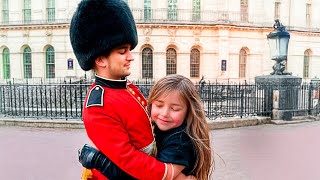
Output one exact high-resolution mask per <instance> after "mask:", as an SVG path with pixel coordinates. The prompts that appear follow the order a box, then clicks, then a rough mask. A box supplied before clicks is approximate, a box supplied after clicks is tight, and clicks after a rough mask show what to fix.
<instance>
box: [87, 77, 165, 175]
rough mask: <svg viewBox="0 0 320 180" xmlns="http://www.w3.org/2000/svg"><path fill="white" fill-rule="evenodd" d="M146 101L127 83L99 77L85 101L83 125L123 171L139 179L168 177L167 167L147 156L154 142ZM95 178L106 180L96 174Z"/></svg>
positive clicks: (96, 144)
mask: <svg viewBox="0 0 320 180" xmlns="http://www.w3.org/2000/svg"><path fill="white" fill-rule="evenodd" d="M146 104H147V103H146V100H145V98H144V97H143V95H142V94H141V92H140V91H139V90H138V88H137V87H136V86H134V85H133V84H131V83H128V82H127V81H126V80H121V81H113V80H107V79H103V78H101V77H98V76H96V81H95V83H94V84H93V85H92V86H91V88H90V90H89V92H88V95H87V97H86V99H85V103H84V109H83V122H84V125H85V129H86V132H87V135H88V137H89V138H90V140H91V141H92V142H93V144H94V145H95V146H96V147H97V148H98V149H99V150H100V151H101V152H102V153H103V154H105V155H106V156H107V157H108V158H110V160H111V161H113V162H114V163H115V164H116V165H118V166H119V168H121V169H122V170H124V171H125V172H127V173H128V174H130V175H131V176H133V177H135V178H137V179H154V180H161V179H164V178H165V175H166V167H165V164H164V163H162V162H160V161H157V160H156V159H155V158H154V157H152V156H150V155H148V154H146V153H149V154H150V153H152V152H154V147H155V140H154V136H153V132H152V125H151V122H150V118H149V117H148V115H147V112H146ZM93 179H106V178H105V177H104V176H103V175H101V174H100V173H99V172H98V171H95V170H94V171H93Z"/></svg>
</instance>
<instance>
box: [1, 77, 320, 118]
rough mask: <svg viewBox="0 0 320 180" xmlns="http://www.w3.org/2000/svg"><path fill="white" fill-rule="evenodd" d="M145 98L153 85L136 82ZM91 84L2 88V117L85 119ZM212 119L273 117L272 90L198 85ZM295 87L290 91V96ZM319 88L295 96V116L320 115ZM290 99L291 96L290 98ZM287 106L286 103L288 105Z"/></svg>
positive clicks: (298, 90) (302, 90)
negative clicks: (85, 100) (83, 110)
mask: <svg viewBox="0 0 320 180" xmlns="http://www.w3.org/2000/svg"><path fill="white" fill-rule="evenodd" d="M134 83H135V84H136V85H137V86H138V87H139V89H140V90H141V92H142V93H143V95H144V96H145V97H147V96H148V94H149V91H150V89H151V87H152V85H153V83H154V82H153V81H152V80H150V81H137V82H134ZM90 85H91V84H88V83H83V82H81V81H77V82H71V81H70V82H62V83H58V84H27V83H12V82H10V81H8V83H7V84H0V115H1V116H7V117H22V118H38V119H42V118H45V119H59V118H60V119H67V120H68V119H81V115H82V108H83V102H84V99H85V95H86V94H87V91H88V89H89V87H90ZM196 88H197V89H198V92H199V95H200V97H201V100H202V102H203V107H204V110H205V112H206V115H207V117H208V118H209V119H211V120H214V119H216V118H219V117H220V118H221V117H233V116H236V117H240V118H242V117H246V116H271V112H272V96H270V91H272V89H268V88H260V87H258V86H257V85H254V84H253V85H248V84H219V83H206V84H199V83H196ZM292 89H293V88H292V87H286V91H288V93H290V92H291V91H292ZM319 89H320V88H319V86H314V85H312V84H302V85H301V86H299V87H298V88H296V90H295V91H294V92H292V93H291V95H292V96H298V100H297V102H295V104H296V105H295V106H293V107H292V108H291V109H290V110H291V111H293V112H294V116H300V115H319V96H320V90H319ZM289 97H290V96H289ZM284 103H286V102H284Z"/></svg>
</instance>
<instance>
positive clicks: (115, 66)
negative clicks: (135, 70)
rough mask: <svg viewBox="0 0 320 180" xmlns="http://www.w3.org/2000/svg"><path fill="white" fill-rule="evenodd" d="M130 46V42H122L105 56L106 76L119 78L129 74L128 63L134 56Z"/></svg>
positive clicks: (129, 63)
mask: <svg viewBox="0 0 320 180" xmlns="http://www.w3.org/2000/svg"><path fill="white" fill-rule="evenodd" d="M130 48H131V46H130V44H124V45H122V46H119V47H116V48H114V49H113V50H112V51H111V52H110V54H109V56H107V57H105V65H106V67H105V70H104V72H105V73H106V76H107V77H106V78H108V79H115V80H119V79H121V78H124V77H127V76H129V75H130V74H131V71H130V65H131V61H133V60H134V58H133V56H132V53H131V51H130Z"/></svg>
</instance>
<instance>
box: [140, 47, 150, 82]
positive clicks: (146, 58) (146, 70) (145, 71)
mask: <svg viewBox="0 0 320 180" xmlns="http://www.w3.org/2000/svg"><path fill="white" fill-rule="evenodd" d="M142 78H151V79H152V78H153V54H152V50H151V49H150V48H145V49H143V50H142Z"/></svg>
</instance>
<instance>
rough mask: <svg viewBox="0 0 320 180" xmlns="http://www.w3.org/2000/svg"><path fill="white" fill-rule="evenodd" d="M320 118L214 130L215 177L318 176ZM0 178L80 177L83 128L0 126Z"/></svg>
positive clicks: (271, 179)
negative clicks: (78, 152)
mask: <svg viewBox="0 0 320 180" xmlns="http://www.w3.org/2000/svg"><path fill="white" fill-rule="evenodd" d="M319 137H320V121H315V122H308V123H299V124H287V125H272V124H267V125H259V126H251V127H242V128H232V129H222V130H214V131H212V138H213V149H214V151H215V161H216V170H215V171H214V175H213V179H215V180H302V179H303V180H319V179H320V171H319V167H320V153H319V152H320V139H319ZM0 142H1V146H0V172H1V173H0V179H1V180H2V179H3V180H78V179H79V175H80V171H81V166H80V164H79V163H78V161H77V149H78V148H79V147H81V146H82V144H84V143H86V142H88V139H87V137H86V135H85V132H84V130H83V129H50V128H42V129H41V128H31V127H16V126H15V127H7V126H0Z"/></svg>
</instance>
